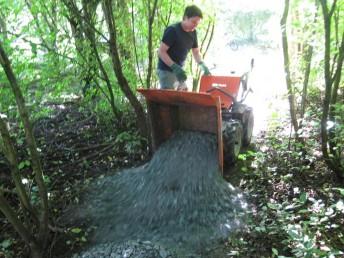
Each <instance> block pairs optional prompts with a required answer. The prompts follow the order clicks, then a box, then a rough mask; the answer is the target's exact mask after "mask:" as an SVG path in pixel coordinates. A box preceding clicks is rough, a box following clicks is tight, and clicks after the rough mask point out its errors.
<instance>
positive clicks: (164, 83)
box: [157, 69, 179, 90]
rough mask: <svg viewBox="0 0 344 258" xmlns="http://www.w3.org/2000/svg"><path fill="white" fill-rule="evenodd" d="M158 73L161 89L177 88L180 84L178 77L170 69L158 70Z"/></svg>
mask: <svg viewBox="0 0 344 258" xmlns="http://www.w3.org/2000/svg"><path fill="white" fill-rule="evenodd" d="M157 74H158V77H159V83H160V89H163V90H167V89H170V90H174V89H176V86H177V85H178V84H179V83H178V80H177V77H176V76H175V75H174V73H172V72H170V71H165V70H160V69H158V70H157Z"/></svg>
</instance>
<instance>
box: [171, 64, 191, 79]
mask: <svg viewBox="0 0 344 258" xmlns="http://www.w3.org/2000/svg"><path fill="white" fill-rule="evenodd" d="M171 69H172V71H173V73H174V74H175V75H176V77H177V79H178V81H180V82H185V81H186V78H187V76H186V73H185V71H184V70H183V68H181V67H180V65H177V64H176V63H174V64H173V65H171Z"/></svg>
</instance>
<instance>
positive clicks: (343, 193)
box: [333, 187, 344, 196]
mask: <svg viewBox="0 0 344 258" xmlns="http://www.w3.org/2000/svg"><path fill="white" fill-rule="evenodd" d="M333 190H337V191H339V193H340V194H341V195H342V196H344V188H338V187H336V188H333Z"/></svg>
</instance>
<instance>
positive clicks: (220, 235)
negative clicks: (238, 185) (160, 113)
mask: <svg viewBox="0 0 344 258" xmlns="http://www.w3.org/2000/svg"><path fill="white" fill-rule="evenodd" d="M217 153H218V151H217V141H216V138H215V136H214V135H212V134H207V133H200V132H190V131H178V132H176V133H175V134H174V135H173V136H172V137H171V138H170V139H169V140H168V141H166V142H165V143H163V144H162V145H161V146H160V148H159V149H158V150H157V152H156V153H155V154H154V156H153V157H152V159H151V161H150V162H148V163H146V164H145V165H143V166H141V167H137V168H133V169H129V170H124V171H121V172H119V173H116V174H115V175H113V176H108V177H104V178H101V179H98V180H97V181H96V182H95V183H94V184H92V186H91V187H90V189H89V190H88V191H87V193H86V194H85V196H84V198H83V199H84V202H83V203H82V204H81V205H80V206H79V207H78V208H77V209H76V210H75V211H74V212H73V213H74V216H75V219H79V220H80V219H81V220H88V221H90V226H95V227H96V229H95V231H94V234H93V238H92V244H93V247H91V249H89V250H87V251H84V252H83V253H80V254H78V255H75V256H74V258H78V257H80V258H81V257H147V258H148V257H149V258H154V257H157V258H167V257H198V256H192V255H190V254H197V253H201V252H202V250H204V249H205V248H209V247H211V246H215V245H217V244H219V243H221V242H222V241H223V240H225V239H227V238H228V237H229V236H230V234H231V233H233V232H234V231H236V230H240V229H241V228H242V226H243V224H244V223H243V222H244V217H245V215H244V214H245V208H246V202H245V200H244V199H243V196H242V193H240V192H239V191H238V190H236V189H235V188H234V187H232V186H231V185H230V184H229V183H228V182H226V181H225V180H224V179H223V178H222V176H221V173H220V172H219V164H218V157H217ZM164 248H166V249H164ZM167 250H169V251H167ZM126 252H127V253H126Z"/></svg>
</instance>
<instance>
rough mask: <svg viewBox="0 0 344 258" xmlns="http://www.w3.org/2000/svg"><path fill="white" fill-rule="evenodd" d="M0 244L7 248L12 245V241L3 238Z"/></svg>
mask: <svg viewBox="0 0 344 258" xmlns="http://www.w3.org/2000/svg"><path fill="white" fill-rule="evenodd" d="M0 245H1V247H2V248H3V249H7V248H9V247H10V246H11V245H12V241H11V239H5V240H4V241H2V242H1V244H0Z"/></svg>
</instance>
